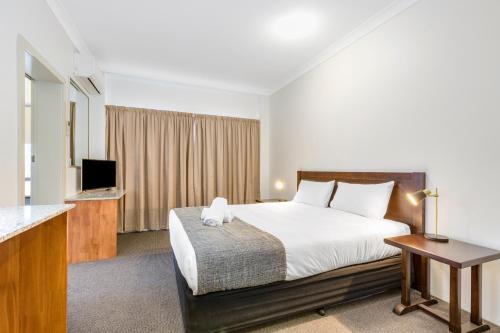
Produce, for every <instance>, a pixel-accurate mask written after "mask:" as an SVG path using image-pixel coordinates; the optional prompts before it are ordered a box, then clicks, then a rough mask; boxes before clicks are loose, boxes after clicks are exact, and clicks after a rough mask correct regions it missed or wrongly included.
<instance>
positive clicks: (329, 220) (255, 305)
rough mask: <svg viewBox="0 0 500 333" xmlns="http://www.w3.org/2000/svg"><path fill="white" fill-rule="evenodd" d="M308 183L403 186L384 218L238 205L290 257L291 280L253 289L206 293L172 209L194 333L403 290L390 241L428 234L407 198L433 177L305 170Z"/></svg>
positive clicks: (293, 205)
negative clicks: (388, 242) (385, 240)
mask: <svg viewBox="0 0 500 333" xmlns="http://www.w3.org/2000/svg"><path fill="white" fill-rule="evenodd" d="M301 180H314V181H331V180H336V181H337V182H338V181H341V182H347V183H363V184H367V183H368V184H369V183H382V182H387V181H394V182H395V185H394V189H393V191H392V196H391V199H390V201H389V206H388V210H387V214H386V216H385V218H384V219H372V218H367V217H363V216H360V215H356V214H353V213H349V212H345V211H341V210H337V209H334V208H323V207H314V206H310V205H306V204H303V203H297V202H279V203H264V204H250V205H234V206H231V211H232V212H233V214H234V216H235V217H236V218H238V219H239V220H241V221H244V222H245V223H246V224H248V225H250V226H253V227H255V228H257V229H258V230H261V231H263V232H265V233H267V234H270V235H272V236H274V237H275V238H276V239H277V240H279V241H280V242H281V244H282V245H283V248H284V253H285V254H286V270H285V272H286V273H285V274H284V275H283V279H282V280H283V281H274V282H272V283H267V284H264V285H250V286H249V287H246V288H237V289H231V288H219V289H211V290H206V289H204V288H201V287H200V288H199V284H198V283H199V281H198V279H199V275H198V274H199V273H200V272H199V270H198V266H197V257H196V251H195V248H194V247H193V245H192V243H191V241H190V238H189V236H188V233H186V230H184V229H185V225H184V226H183V223H181V221H180V219H179V217H178V216H177V215H178V214H177V213H176V211H174V210H172V211H171V212H170V217H169V225H170V240H171V244H172V248H173V251H174V256H175V269H176V276H177V283H178V291H179V297H180V302H181V309H182V314H183V320H184V327H185V330H186V332H218V331H233V330H238V329H242V328H245V327H249V326H253V325H256V324H259V323H263V322H266V321H269V320H273V319H277V318H280V317H284V316H287V315H290V314H294V313H299V312H303V311H307V310H316V309H321V308H323V307H325V306H328V305H333V304H338V303H342V302H346V301H349V300H353V299H357V298H361V297H366V296H369V295H372V294H375V293H379V292H383V291H385V290H387V289H390V288H394V287H397V286H399V282H400V257H399V250H398V249H396V248H394V247H391V246H388V245H386V244H384V241H383V239H384V238H386V237H393V236H398V235H405V234H409V233H415V232H423V228H424V223H423V221H424V208H423V207H418V208H416V207H414V206H411V205H408V203H407V201H406V199H405V198H404V196H405V194H406V193H407V192H414V191H416V190H419V189H421V188H425V175H424V174H423V173H340V172H310V171H309V172H306V171H299V172H298V173H297V181H298V183H300V181H301ZM335 190H336V187H335V189H334V192H333V194H332V196H333V195H334V194H335ZM223 228H224V227H223ZM214 252H216V251H214ZM214 255H216V254H214ZM416 259H417V260H415V264H416V266H415V272H416V273H417V274H416V286H417V287H418V280H419V277H418V274H419V270H418V263H419V262H418V258H416ZM202 272H206V270H205V271H203V270H202ZM204 274H205V273H204ZM200 284H201V282H200ZM226 289H227V290H226Z"/></svg>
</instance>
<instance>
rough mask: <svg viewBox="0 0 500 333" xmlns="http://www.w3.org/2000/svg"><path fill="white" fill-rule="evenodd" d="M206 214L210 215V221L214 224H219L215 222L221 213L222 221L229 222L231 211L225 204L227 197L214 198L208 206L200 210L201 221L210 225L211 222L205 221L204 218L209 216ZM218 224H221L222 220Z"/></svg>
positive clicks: (231, 218)
mask: <svg viewBox="0 0 500 333" xmlns="http://www.w3.org/2000/svg"><path fill="white" fill-rule="evenodd" d="M215 211H216V212H217V213H215ZM208 214H210V217H211V220H212V221H211V222H214V221H215V225H219V224H217V223H218V221H219V220H218V217H219V216H220V215H221V214H222V221H223V222H225V223H229V222H231V221H232V220H233V213H231V210H230V209H229V206H228V205H227V199H225V198H221V197H217V198H215V199H214V200H213V201H212V204H211V205H210V207H209V208H204V209H203V210H202V211H201V219H202V221H203V223H204V224H206V225H211V224H207V223H205V220H207V218H208V217H209V215H208ZM214 217H217V218H216V219H214ZM220 225H222V222H221V224H220Z"/></svg>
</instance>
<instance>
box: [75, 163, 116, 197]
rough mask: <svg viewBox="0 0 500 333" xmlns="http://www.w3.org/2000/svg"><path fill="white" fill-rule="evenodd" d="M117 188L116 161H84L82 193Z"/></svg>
mask: <svg viewBox="0 0 500 333" xmlns="http://www.w3.org/2000/svg"><path fill="white" fill-rule="evenodd" d="M115 186H116V161H105V160H91V159H82V191H87V190H95V189H105V188H112V187H115Z"/></svg>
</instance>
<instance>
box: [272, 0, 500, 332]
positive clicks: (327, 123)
mask: <svg viewBox="0 0 500 333" xmlns="http://www.w3.org/2000/svg"><path fill="white" fill-rule="evenodd" d="M498 13H500V1H496V0H482V1H474V0H462V1H455V0H442V1H433V0H422V1H420V2H418V3H417V4H416V5H414V6H413V7H411V8H409V9H408V10H407V11H405V12H403V13H402V14H400V15H399V16H397V17H395V18H393V19H392V20H391V21H390V22H388V23H386V24H384V25H383V26H381V27H379V28H378V29H377V30H376V31H374V32H372V33H371V34H369V35H367V36H366V37H364V38H363V39H361V40H359V41H357V42H356V43H355V44H353V45H351V46H350V47H348V48H347V49H345V50H343V51H342V52H341V53H339V54H338V55H337V56H335V57H334V58H331V59H330V60H328V61H327V62H325V63H323V64H322V65H320V66H318V67H317V68H315V69H314V70H313V71H311V72H309V73H308V74H306V75H304V76H303V77H301V78H299V79H298V80H296V81H295V82H293V83H291V84H290V85H288V86H287V87H285V88H283V89H282V90H280V91H279V92H277V93H275V94H274V95H273V96H271V102H270V103H271V112H270V113H271V120H270V133H271V146H270V156H271V162H270V164H271V167H270V180H271V183H272V182H273V181H274V180H275V179H278V178H283V179H284V180H285V181H286V183H287V189H286V194H287V195H288V196H291V195H292V194H293V192H294V189H295V182H296V170H298V169H312V170H337V171H343V170H348V171H361V170H365V171H425V172H426V173H427V182H428V186H430V187H434V186H439V187H440V193H441V196H442V197H441V200H440V221H441V222H440V226H441V229H440V231H441V232H442V233H443V234H445V235H448V236H450V237H453V238H457V239H460V240H465V241H470V242H472V243H476V244H481V245H485V246H489V247H493V248H496V249H500V210H499V209H498V200H499V198H500V196H499V195H498V189H499V188H500V177H499V175H498V172H499V170H500V150H499V149H500V130H499V128H500V112H499V110H500V61H499V59H500V43H499V42H498V41H499V40H500V20H499V19H498ZM427 207H429V209H428V210H427V226H426V228H427V230H431V229H432V227H433V224H432V213H433V204H432V203H429V205H428V206H427ZM431 276H432V283H431V289H432V293H433V294H434V295H436V296H438V297H440V298H443V299H446V300H448V291H449V289H448V288H449V286H448V285H449V283H448V281H449V277H448V269H447V267H445V266H443V265H440V264H437V263H435V262H433V263H432V274H431ZM499 276H500V261H496V262H493V263H488V264H486V265H484V276H483V286H484V289H483V297H484V300H483V314H484V317H485V318H486V319H488V320H491V321H494V322H496V323H497V324H500V279H499ZM462 303H463V306H464V308H466V309H470V270H469V269H467V270H465V272H464V274H463V290H462Z"/></svg>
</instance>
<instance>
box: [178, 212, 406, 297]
mask: <svg viewBox="0 0 500 333" xmlns="http://www.w3.org/2000/svg"><path fill="white" fill-rule="evenodd" d="M230 208H231V211H232V212H233V215H234V216H236V217H238V218H239V219H240V220H242V221H245V222H246V223H249V224H251V225H253V226H255V227H257V228H259V229H261V230H263V231H265V232H267V233H270V234H271V235H273V236H275V237H276V238H278V239H279V240H280V241H281V242H282V243H283V246H284V248H285V252H286V264H287V272H286V280H287V281H291V280H296V279H301V278H305V277H309V276H313V275H316V274H320V273H324V272H327V271H330V270H334V269H337V268H341V267H346V266H351V265H356V264H362V263H367V262H371V261H376V260H380V259H383V258H388V257H391V256H394V255H397V254H399V253H400V250H399V249H397V248H395V247H392V246H390V245H387V244H385V243H384V238H386V237H394V236H401V235H407V234H410V228H409V226H408V225H406V224H404V223H401V222H396V221H391V220H375V219H369V218H366V217H363V216H359V215H355V214H351V213H347V212H344V211H340V210H336V209H333V208H321V207H314V206H310V205H305V204H301V203H295V202H276V203H259V204H251V205H232V206H230ZM169 229H170V242H171V244H172V249H173V252H174V255H175V258H176V260H177V262H178V265H179V269H180V271H181V273H182V275H183V276H184V278H185V280H186V282H187V284H188V286H189V287H190V288H191V290H192V291H193V295H197V291H198V272H197V267H196V254H195V251H194V249H193V246H192V245H191V243H190V241H189V238H188V236H187V234H186V232H185V231H184V229H183V227H182V224H181V222H180V221H179V219H178V217H177V216H176V214H175V212H174V211H173V210H172V211H170V215H169Z"/></svg>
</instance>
